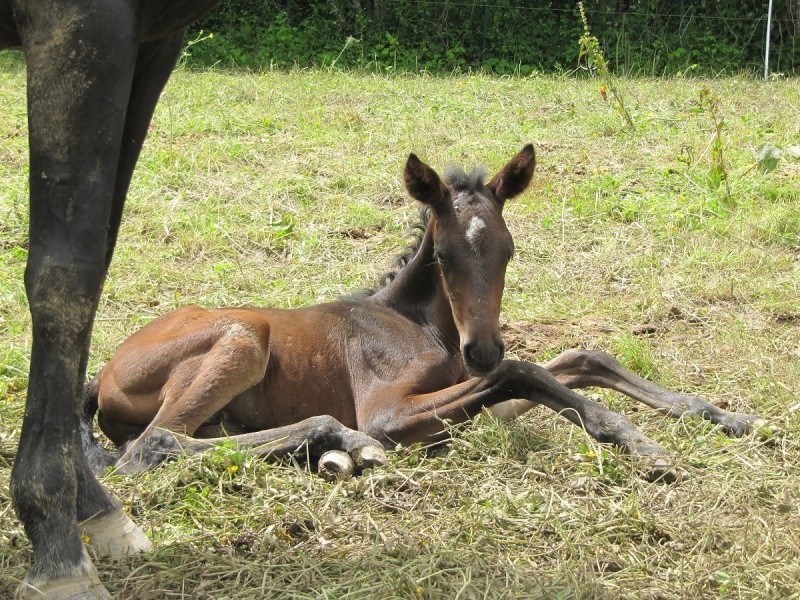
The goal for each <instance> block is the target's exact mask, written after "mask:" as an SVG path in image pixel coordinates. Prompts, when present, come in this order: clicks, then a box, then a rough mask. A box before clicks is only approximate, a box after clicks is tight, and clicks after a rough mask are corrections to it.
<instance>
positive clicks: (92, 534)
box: [80, 508, 153, 557]
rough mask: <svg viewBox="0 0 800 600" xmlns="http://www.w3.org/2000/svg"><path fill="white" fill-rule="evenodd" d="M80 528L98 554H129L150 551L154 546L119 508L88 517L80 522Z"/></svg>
mask: <svg viewBox="0 0 800 600" xmlns="http://www.w3.org/2000/svg"><path fill="white" fill-rule="evenodd" d="M80 528H81V531H82V533H83V534H84V535H85V536H86V537H88V538H89V539H88V540H86V541H87V543H88V544H89V546H91V547H92V549H93V550H94V551H95V553H96V554H97V555H98V556H113V557H120V556H128V555H130V554H137V553H139V552H148V551H150V550H152V548H153V544H152V543H151V542H150V540H148V539H147V537H146V536H145V535H144V533H143V532H142V530H141V529H139V527H138V526H137V525H136V523H134V522H133V521H131V519H130V518H129V517H128V515H126V514H125V513H124V512H122V509H119V508H118V509H115V510H113V511H112V512H110V513H108V514H105V515H98V516H96V517H91V518H89V519H86V520H85V521H83V522H82V523H81V524H80Z"/></svg>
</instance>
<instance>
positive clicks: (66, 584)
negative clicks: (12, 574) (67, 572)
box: [14, 550, 111, 600]
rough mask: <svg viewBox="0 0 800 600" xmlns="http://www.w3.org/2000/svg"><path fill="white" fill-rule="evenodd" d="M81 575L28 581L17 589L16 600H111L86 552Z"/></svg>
mask: <svg viewBox="0 0 800 600" xmlns="http://www.w3.org/2000/svg"><path fill="white" fill-rule="evenodd" d="M81 570H82V571H83V572H82V573H80V574H77V575H75V576H73V577H59V578H58V579H48V580H39V579H38V578H34V579H32V580H28V579H26V580H25V581H23V582H22V583H21V584H20V586H19V587H18V588H17V591H16V593H15V594H14V598H15V600H111V594H109V593H108V590H106V588H105V587H103V584H102V583H100V579H99V578H98V577H97V570H96V569H95V568H94V565H93V564H92V561H91V560H89V555H88V554H86V551H85V550H84V559H83V565H81Z"/></svg>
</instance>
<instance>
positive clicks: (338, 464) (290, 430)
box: [125, 415, 388, 479]
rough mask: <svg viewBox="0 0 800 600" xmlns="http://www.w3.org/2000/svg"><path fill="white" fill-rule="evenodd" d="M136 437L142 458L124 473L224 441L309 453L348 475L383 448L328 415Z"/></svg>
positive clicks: (268, 452) (380, 460) (263, 451)
mask: <svg viewBox="0 0 800 600" xmlns="http://www.w3.org/2000/svg"><path fill="white" fill-rule="evenodd" d="M136 442H137V451H138V452H139V453H140V455H144V456H146V457H148V458H147V460H139V461H138V462H136V463H128V464H127V465H126V466H125V469H126V471H127V472H131V471H134V470H145V469H147V468H150V467H153V466H155V465H156V464H159V463H160V462H162V461H163V460H165V459H166V458H168V457H170V456H177V455H179V454H184V455H187V456H188V455H192V454H199V453H201V452H206V451H208V450H210V449H212V448H214V447H215V446H218V445H219V444H221V443H224V442H233V443H234V444H238V445H239V446H243V447H248V448H250V450H251V453H252V454H254V455H256V456H266V457H270V458H282V457H286V456H298V458H302V457H305V456H308V457H309V458H311V459H312V460H314V461H318V463H317V464H318V468H319V473H320V475H321V476H322V477H324V478H326V479H337V478H347V477H350V476H352V475H353V474H354V473H356V472H361V471H363V470H364V469H371V468H374V467H380V466H383V465H385V464H386V463H387V462H388V461H387V459H386V452H385V451H384V449H383V447H382V446H381V444H380V443H379V442H377V441H376V440H374V439H372V438H371V437H369V436H368V435H366V434H364V433H361V432H360V431H355V430H353V429H350V428H349V427H345V426H344V425H342V424H341V423H340V422H339V421H337V420H336V419H335V418H333V417H331V416H329V415H319V416H316V417H310V418H308V419H305V420H303V421H300V422H298V423H293V424H291V425H285V426H283V427H275V428H273V429H265V430H264V431H255V432H253V433H243V434H240V435H233V436H229V437H219V438H205V439H198V438H192V437H189V436H187V435H182V434H179V433H175V432H172V431H168V430H165V429H151V430H150V431H148V433H147V435H143V436H142V437H140V438H139V439H137V440H136Z"/></svg>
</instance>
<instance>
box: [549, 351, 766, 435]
mask: <svg viewBox="0 0 800 600" xmlns="http://www.w3.org/2000/svg"><path fill="white" fill-rule="evenodd" d="M542 366H543V367H544V368H545V369H547V370H548V371H550V373H552V374H553V376H554V377H555V378H556V379H558V380H559V381H560V382H561V383H563V384H564V385H566V386H567V387H570V388H584V387H601V388H610V389H612V390H616V391H618V392H621V393H623V394H625V395H627V396H630V397H631V398H633V399H635V400H638V401H639V402H642V403H643V404H646V405H647V406H650V407H652V408H655V409H657V410H659V411H660V412H662V413H664V414H666V415H669V416H671V417H680V416H681V415H700V416H701V417H703V418H704V419H707V420H709V421H711V422H712V423H714V424H715V425H719V426H720V427H722V428H723V429H724V430H725V431H726V432H727V433H729V434H732V435H735V436H742V435H745V434H746V433H748V432H750V431H751V430H753V429H754V428H758V427H759V426H761V425H763V423H764V420H763V419H761V418H760V417H758V416H756V415H745V414H741V413H733V412H729V411H727V410H724V409H722V408H719V407H717V406H714V405H713V404H709V403H708V402H705V401H703V400H701V399H700V398H697V397H695V396H691V395H689V394H682V393H679V392H673V391H671V390H667V389H664V388H662V387H660V386H658V385H656V384H655V383H653V382H651V381H648V380H647V379H644V378H643V377H640V376H639V375H636V374H635V373H633V372H631V371H629V370H628V369H626V368H625V367H623V366H622V365H621V364H620V363H619V361H617V360H616V359H615V358H614V357H613V356H611V355H610V354H607V353H605V352H600V351H594V350H582V349H575V350H568V351H566V352H564V353H562V354H560V355H558V356H556V357H555V358H553V359H552V360H549V361H548V362H546V363H545V364H544V365H542Z"/></svg>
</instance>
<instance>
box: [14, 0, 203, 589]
mask: <svg viewBox="0 0 800 600" xmlns="http://www.w3.org/2000/svg"><path fill="white" fill-rule="evenodd" d="M214 4H216V0H191V1H189V0H175V1H173V2H168V1H166V0H102V1H100V0H59V1H58V2H54V1H52V0H0V48H20V49H22V51H23V53H24V56H25V61H26V63H27V68H28V131H29V143H30V232H29V233H30V243H29V251H28V264H27V268H26V271H25V288H26V292H27V296H28V302H29V305H30V311H31V317H32V322H33V342H32V350H31V365H30V377H29V380H28V399H27V404H26V408H25V417H24V420H23V424H22V434H21V438H20V445H19V451H18V454H17V459H16V460H15V462H14V468H13V471H12V474H11V493H12V497H13V500H14V504H15V506H16V509H17V512H18V514H19V517H20V519H21V520H22V523H23V525H24V527H25V532H26V533H27V535H28V537H29V538H30V540H31V542H32V543H33V565H32V567H31V568H30V570H29V572H28V574H27V576H26V578H25V581H24V582H23V584H22V585H21V586H20V588H19V590H18V595H19V596H20V597H49V598H71V597H80V598H107V597H109V595H108V592H107V591H106V590H105V588H103V586H102V585H101V584H100V583H99V581H98V580H97V576H96V571H95V569H94V567H93V565H92V563H91V561H90V560H89V558H88V555H87V553H86V551H85V549H84V547H83V544H82V542H81V536H80V532H79V528H78V522H79V521H85V520H86V519H91V520H90V522H88V523H86V524H85V526H84V527H85V528H87V529H88V530H89V532H90V534H91V537H92V539H93V540H94V542H93V543H94V545H95V549H96V550H97V552H99V553H101V554H102V553H110V554H122V553H127V552H131V551H136V550H141V549H145V548H147V547H148V545H149V543H148V542H147V540H146V538H145V537H144V536H143V535H142V533H141V531H139V529H138V528H137V527H136V526H135V525H133V523H132V522H130V520H129V519H128V518H127V517H126V516H125V515H124V514H123V513H122V511H121V510H120V508H119V505H118V503H117V502H115V501H114V500H112V499H111V498H109V496H108V495H107V494H106V492H105V491H104V490H103V488H102V487H101V486H100V485H99V483H98V482H97V480H96V479H95V477H94V475H93V474H92V473H91V472H90V470H89V468H88V467H87V465H86V462H85V460H84V457H83V453H82V451H81V447H80V442H79V431H78V429H79V412H80V395H81V394H80V392H81V387H82V385H83V383H84V378H85V372H86V363H87V357H88V353H89V340H90V337H91V330H92V324H93V322H94V315H95V311H96V308H97V304H98V299H99V296H100V291H101V289H102V285H103V280H104V278H105V275H106V271H107V269H108V264H109V262H110V261H111V256H112V254H113V251H114V244H115V242H116V239H117V232H118V230H119V225H120V221H121V218H122V211H123V206H124V204H125V195H126V193H127V190H128V185H129V184H130V181H131V176H132V174H133V169H134V166H135V165H136V160H137V158H138V156H139V151H140V150H141V147H142V143H143V141H144V138H145V134H146V132H147V128H148V126H149V123H150V119H151V116H152V114H153V110H154V108H155V105H156V102H157V101H158V97H159V95H160V93H161V90H162V89H163V87H164V85H165V84H166V82H167V79H168V78H169V75H170V73H171V71H172V68H173V67H174V65H175V62H176V61H177V59H178V56H179V54H180V49H181V42H182V40H183V34H184V30H185V27H186V26H187V24H188V23H189V22H191V21H192V20H193V19H195V18H197V17H199V16H201V15H202V14H204V13H205V12H207V11H208V10H209V9H210V8H212V7H213V5H214Z"/></svg>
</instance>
